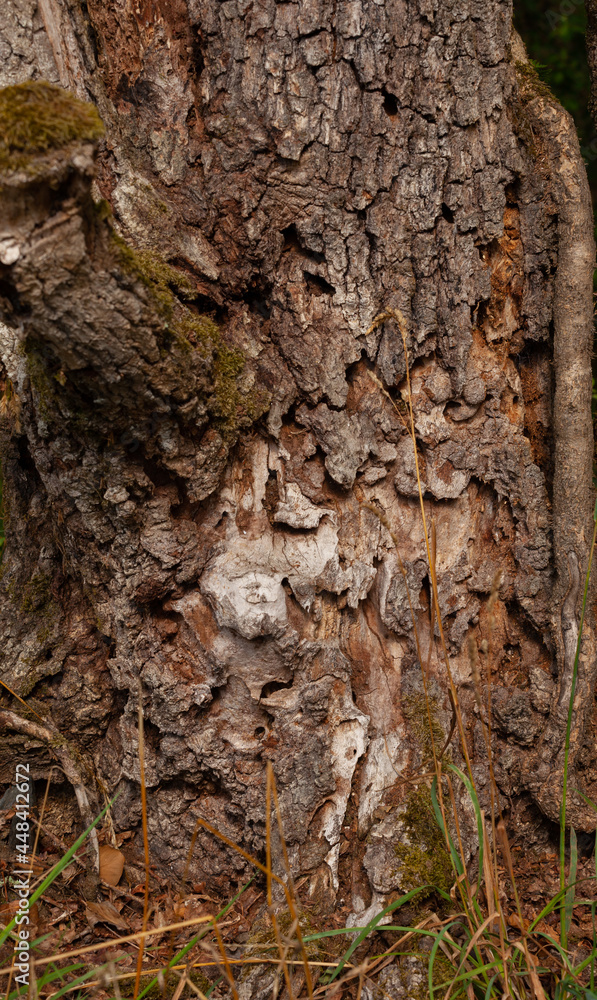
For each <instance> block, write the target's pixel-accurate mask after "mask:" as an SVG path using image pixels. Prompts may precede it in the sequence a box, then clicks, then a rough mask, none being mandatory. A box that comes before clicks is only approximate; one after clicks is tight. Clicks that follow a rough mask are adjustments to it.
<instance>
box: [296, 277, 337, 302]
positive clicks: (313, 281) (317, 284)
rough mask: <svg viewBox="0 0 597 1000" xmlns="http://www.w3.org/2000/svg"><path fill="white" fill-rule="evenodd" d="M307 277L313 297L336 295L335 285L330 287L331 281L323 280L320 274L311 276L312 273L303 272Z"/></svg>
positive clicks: (308, 286)
mask: <svg viewBox="0 0 597 1000" xmlns="http://www.w3.org/2000/svg"><path fill="white" fill-rule="evenodd" d="M303 274H304V276H305V281H306V282H307V288H308V289H309V291H310V292H311V294H312V295H317V296H318V297H319V296H320V295H335V294H336V289H335V288H334V286H333V285H330V283H329V281H326V280H325V278H322V277H321V275H320V274H311V272H310V271H303Z"/></svg>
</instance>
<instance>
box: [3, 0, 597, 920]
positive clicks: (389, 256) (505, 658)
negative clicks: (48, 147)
mask: <svg viewBox="0 0 597 1000" xmlns="http://www.w3.org/2000/svg"><path fill="white" fill-rule="evenodd" d="M9 11H10V18H9V19H8V22H7V26H6V27H5V28H4V29H3V31H4V35H3V38H2V43H1V44H2V45H4V46H6V50H7V58H6V60H5V67H6V68H5V71H4V72H5V77H4V79H3V82H4V83H15V82H20V81H24V80H27V79H30V78H35V77H37V76H43V77H45V78H46V79H49V80H51V81H55V82H58V83H60V84H61V85H62V86H63V87H67V88H70V89H71V90H73V91H74V92H75V93H77V94H78V95H79V96H80V97H84V98H87V99H92V100H93V101H94V102H95V104H96V105H97V107H98V109H99V111H100V114H101V116H102V118H103V120H104V122H105V125H106V138H105V140H104V141H103V142H102V143H100V149H99V156H98V159H97V179H96V180H92V175H93V169H94V167H93V153H94V149H93V145H92V144H89V143H87V144H86V143H84V142H79V143H76V142H75V143H73V144H71V145H70V146H68V147H67V148H62V149H60V150H55V151H49V152H48V153H47V154H46V155H45V156H44V157H40V158H37V159H36V160H35V165H34V169H28V170H27V169H24V168H23V169H21V170H20V172H19V171H17V172H13V173H12V174H10V173H8V174H6V175H5V179H4V181H3V189H2V199H3V207H2V214H3V223H2V225H3V232H2V234H1V237H0V259H1V260H2V262H3V263H2V266H1V267H0V290H1V294H2V296H3V298H2V306H3V313H4V320H5V323H4V326H3V327H2V338H1V351H2V359H3V364H4V368H5V376H6V380H7V382H6V391H5V395H4V424H3V427H4V430H3V435H4V436H3V443H2V468H3V475H4V484H5V504H6V505H7V513H8V544H7V549H6V552H5V556H4V561H3V577H2V585H1V586H2V597H1V603H0V615H1V617H2V633H3V638H4V641H3V661H2V671H3V679H4V680H5V682H6V683H7V684H8V685H9V686H10V687H11V688H12V690H13V691H16V692H17V693H19V694H20V695H21V696H22V697H26V698H27V700H28V702H29V704H31V705H32V706H33V707H34V708H35V709H36V710H37V711H38V712H39V713H40V715H42V717H44V718H47V719H48V720H51V723H52V727H54V728H55V729H57V730H58V731H60V732H61V733H62V734H64V735H67V736H68V740H69V742H70V745H71V746H72V748H73V759H76V761H78V767H79V772H78V773H79V780H80V782H82V783H84V784H86V785H87V787H88V788H89V790H90V791H91V789H92V788H93V787H96V786H98V785H99V787H100V788H105V789H107V790H109V791H110V792H113V791H115V790H117V789H118V790H119V791H120V792H121V794H120V797H119V799H118V801H117V803H116V806H115V809H114V821H115V823H116V825H117V826H120V827H125V828H126V827H130V826H131V825H134V824H135V823H137V822H138V818H139V797H138V785H137V782H138V778H139V767H138V760H137V727H136V712H137V699H138V696H139V686H138V682H139V678H140V679H141V682H142V690H143V698H144V711H145V719H146V725H147V730H148V736H147V743H146V757H147V760H146V767H147V774H148V784H149V788H150V819H149V823H150V832H151V851H152V857H153V858H154V859H155V860H156V862H157V861H160V862H163V863H171V864H172V865H173V866H174V867H175V869H177V870H180V868H181V867H182V865H183V864H184V858H185V856H186V853H187V851H188V847H189V842H190V837H191V833H192V831H193V828H194V826H195V821H196V818H197V817H198V816H202V817H204V818H206V819H207V820H209V821H210V822H211V823H213V824H214V825H216V826H218V827H219V828H220V829H221V830H222V831H223V832H225V833H226V834H227V835H228V836H229V837H231V838H233V839H235V840H237V841H239V842H240V843H242V844H243V846H244V847H245V848H247V849H249V850H251V851H256V852H259V851H260V850H261V849H262V846H263V834H264V766H265V762H266V761H267V760H271V761H272V762H273V765H274V770H275V774H276V778H277V783H278V789H279V793H280V798H281V804H282V810H283V817H284V824H285V832H286V837H287V840H288V845H289V850H290V854H291V859H292V864H293V866H294V868H295V870H296V872H297V873H302V874H306V875H308V876H309V881H308V894H309V897H310V899H311V901H312V902H313V903H316V904H317V905H319V906H320V907H322V908H324V909H325V908H331V907H333V906H334V905H338V906H339V905H341V904H345V905H346V908H347V911H350V915H349V920H352V921H354V922H357V923H359V924H360V923H362V922H363V921H364V920H365V915H364V912H363V911H368V912H372V911H371V910H370V908H371V907H376V908H378V907H379V906H380V904H381V903H382V902H383V900H384V899H385V898H387V895H388V893H391V892H392V891H394V890H396V889H399V888H404V887H407V888H410V887H412V885H411V883H410V881H409V880H410V879H412V873H409V871H408V865H407V860H406V859H407V858H410V859H411V861H412V856H411V855H412V852H411V854H408V852H407V854H401V853H400V851H399V850H398V851H397V849H396V845H397V844H398V845H399V844H400V843H401V842H402V841H406V842H408V836H409V833H410V835H411V837H412V834H413V828H412V824H411V821H410V819H409V816H410V815H411V813H412V808H411V811H410V813H409V808H410V807H412V805H413V802H412V796H411V797H410V798H409V789H410V788H411V787H412V786H410V785H408V784H405V781H404V779H407V778H409V776H411V775H412V774H413V773H414V772H416V771H417V770H418V769H421V768H426V767H427V762H428V755H429V746H430V742H429V741H430V738H431V737H430V735H429V733H428V732H427V730H426V725H427V723H426V721H425V719H426V715H425V711H424V705H423V693H422V675H421V665H420V663H419V662H418V659H417V651H416V646H415V642H414V633H413V624H412V619H411V612H410V608H409V601H408V595H407V590H406V586H405V583H404V579H403V576H402V574H401V571H400V565H399V562H400V559H401V560H402V563H403V565H404V568H405V571H406V577H407V580H408V588H409V592H410V600H411V603H412V606H413V609H414V613H415V617H416V619H417V625H418V629H419V633H420V636H421V643H422V649H423V651H424V653H425V656H427V651H428V649H429V647H430V646H431V650H430V654H429V671H430V678H431V679H430V685H431V693H432V697H433V705H434V711H435V716H436V717H435V723H434V727H436V728H437V734H435V736H434V738H436V739H437V740H438V742H439V743H441V742H443V740H444V739H445V737H446V736H447V735H448V732H449V729H450V722H451V710H450V705H449V701H448V699H447V695H446V685H445V675H444V667H443V660H442V657H441V652H440V650H439V647H438V646H436V641H437V636H435V637H434V636H430V634H429V631H430V626H429V573H428V566H427V562H426V556H425V549H424V543H423V534H422V526H421V518H420V511H419V505H418V498H417V484H416V479H415V475H414V459H413V454H412V446H411V443H410V438H409V436H408V433H407V430H406V425H405V413H404V412H402V411H403V410H404V407H403V403H402V402H401V401H402V400H403V398H404V394H405V381H404V377H405V355H404V350H403V345H402V340H401V336H400V333H399V330H398V328H397V326H396V325H395V323H393V322H391V321H389V322H387V323H385V324H383V325H382V326H379V327H377V328H375V329H374V330H372V331H371V332H369V333H368V332H367V331H368V330H369V328H370V326H371V324H372V321H373V320H374V318H375V316H376V315H377V314H378V313H379V312H380V311H382V310H386V309H399V310H400V311H401V312H402V313H403V314H404V316H405V317H406V321H407V325H408V331H409V335H408V351H409V362H410V365H411V380H412V395H413V403H414V411H415V423H416V431H417V440H418V446H419V454H420V461H421V468H422V476H423V480H424V483H423V489H424V491H425V505H426V511H427V516H428V518H429V519H430V520H431V519H433V520H434V521H435V526H436V536H437V575H438V584H439V598H440V607H441V611H442V615H443V618H444V624H445V632H446V636H447V639H448V644H449V652H450V655H451V658H452V668H453V672H454V677H455V680H456V683H457V686H458V688H459V694H460V697H461V701H462V705H463V709H464V713H465V723H466V727H467V733H468V735H469V738H470V740H471V746H472V748H473V760H474V766H475V769H476V774H477V777H478V781H479V787H480V789H481V793H482V795H486V794H487V777H488V776H487V766H486V761H485V756H484V751H483V741H482V737H481V729H480V722H479V719H478V717H477V716H476V714H475V709H474V706H475V700H474V696H473V689H472V676H471V660H470V654H469V639H470V638H471V637H472V640H473V641H474V642H475V643H476V644H477V646H478V648H479V650H480V656H481V659H482V660H483V662H484V658H485V659H486V658H487V657H488V656H490V657H491V670H492V675H493V698H494V706H495V720H494V721H495V726H496V750H497V765H496V766H497V773H498V779H499V782H500V786H501V788H502V791H503V792H504V795H505V797H507V798H508V799H509V801H510V805H511V807H512V808H513V809H514V810H518V816H519V818H520V819H521V822H522V820H523V819H524V817H525V816H527V818H528V817H529V816H530V817H532V810H531V811H530V812H529V811H528V810H527V813H525V812H524V809H525V808H526V806H527V805H528V803H529V802H531V801H532V799H534V800H535V801H536V802H537V803H538V804H539V806H540V808H541V810H542V811H543V813H544V814H545V815H546V816H548V817H550V818H551V819H557V817H558V813H559V806H560V799H561V790H560V791H558V789H559V788H560V789H561V770H562V760H563V744H564V730H565V724H566V712H567V705H568V698H569V693H570V685H571V679H572V668H573V660H574V651H575V646H576V639H577V636H578V621H579V611H580V599H581V596H582V582H583V579H584V573H585V570H586V563H587V556H588V550H589V544H590V536H591V529H592V522H591V509H592V499H591V486H590V484H591V460H592V433H591V419H590V397H591V371H590V350H591V335H592V286H591V275H592V266H593V255H594V247H593V240H592V217H591V209H590V202H589V194H588V187H587V183H586V178H585V174H584V168H583V164H582V160H581V157H580V152H579V148H578V141H577V138H576V133H575V129H574V125H573V122H572V120H571V119H570V117H569V116H568V115H567V114H566V113H565V112H564V111H563V110H562V108H561V107H559V105H557V103H556V102H555V101H554V100H553V99H552V98H551V97H550V96H549V94H547V93H545V92H544V90H543V88H542V86H541V85H540V84H539V82H538V80H537V79H536V77H535V76H534V72H533V71H532V70H531V68H530V67H529V66H528V64H527V63H526V61H525V55H524V51H523V50H522V46H521V43H520V41H519V40H518V39H517V38H516V37H515V36H514V35H513V34H512V27H511V13H512V12H511V5H510V4H509V3H508V2H500V0H483V2H482V3H481V2H476V0H460V2H451V0H435V2H433V0H409V2H405V0H384V2H383V3H380V2H377V0H350V2H342V3H336V2H335V0H301V2H300V3H275V2H274V0H226V2H224V3H219V2H216V0H187V2H184V0H179V2H172V0H169V2H167V3H166V2H164V3H159V2H154V0H141V2H139V3H138V4H137V3H133V2H128V0H123V2H122V4H119V5H116V3H114V4H106V3H105V2H103V0H88V3H87V5H80V4H78V3H76V2H74V0H73V2H70V0H39V6H36V3H35V0H23V2H21V3H19V4H17V3H16V2H14V0H12V2H11V3H9ZM9 50H10V51H9ZM100 196H101V197H103V198H104V199H106V200H107V202H108V203H109V206H111V210H112V212H113V216H114V222H112V221H111V220H110V217H109V213H108V210H107V208H106V206H105V205H104V206H101V205H100V206H99V207H98V205H97V204H94V199H96V200H97V199H98V198H99V197H100ZM114 225H115V226H116V228H117V233H118V234H120V235H118V234H117V233H115V232H114V229H113V226H114ZM129 247H133V248H134V249H135V251H136V253H133V252H131V250H130V249H129ZM372 375H374V376H375V378H372ZM382 386H383V387H385V390H386V391H384V390H383V388H382ZM390 397H391V398H390ZM392 400H395V401H396V404H397V405H396V406H393V405H392ZM371 507H373V508H375V509H376V510H378V511H379V513H380V515H382V517H381V519H380V517H378V516H376V514H375V513H374V512H373V511H372V510H371V509H370V508H371ZM386 523H387V524H388V525H389V526H390V527H391V532H392V534H393V535H394V536H395V538H396V539H397V542H398V546H397V547H398V552H397V548H396V545H395V544H394V540H393V538H392V534H391V533H390V531H388V530H387V528H386V526H385V524H386ZM498 573H500V574H501V577H500V579H501V582H500V585H499V600H498V601H497V603H496V604H495V606H494V607H493V610H492V612H491V614H490V613H489V612H488V608H487V604H488V598H489V594H490V592H491V589H492V585H493V582H494V581H495V580H496V575H497V574H498ZM490 618H491V621H490V620H489V619H490ZM592 623H593V616H592V608H591V609H590V610H589V615H588V621H587V625H586V630H585V632H584V641H583V647H582V652H581V658H580V670H579V679H578V687H577V697H576V701H575V710H574V719H573V723H574V724H573V732H572V758H573V761H574V763H575V766H576V768H577V773H576V774H575V776H574V780H571V781H570V787H571V788H575V787H576V786H578V785H580V787H582V788H583V789H585V790H586V791H587V793H588V794H590V795H592V796H593V798H595V795H596V794H597V770H596V759H595V751H594V746H593V743H592V742H591V737H590V729H589V730H588V729H587V724H588V722H589V720H590V718H591V713H592V709H593V687H594V677H595V650H594V637H593V624H592ZM488 640H489V641H490V646H489V651H488V645H487V643H488ZM13 708H14V706H13ZM13 716H14V713H13ZM13 716H11V717H13ZM3 718H4V720H5V722H6V719H7V718H9V714H8V713H5V714H4V716H3ZM12 725H13V726H14V727H15V728H18V726H17V723H16V722H14V718H13V723H12ZM52 727H50V728H52ZM440 730H442V732H440ZM27 738H28V737H27V731H26V727H25V729H23V732H22V733H21V735H20V736H13V737H11V739H10V740H7V741H6V742H5V744H4V745H3V748H2V756H3V759H2V762H1V763H2V770H1V777H2V780H3V781H5V782H8V781H10V780H11V771H10V768H11V757H12V756H14V750H13V748H14V745H16V744H15V742H14V741H18V740H19V739H21V740H23V739H27ZM29 738H30V737H29ZM28 746H30V750H29V753H30V755H31V759H32V761H33V762H34V765H35V773H36V775H37V776H41V775H42V774H45V773H46V771H47V763H48V749H47V747H44V746H41V745H40V744H39V743H38V744H28ZM451 752H452V754H453V756H454V759H456V760H458V748H457V746H456V745H455V741H454V745H453V748H452V750H451ZM505 801H506V799H505ZM569 816H570V817H571V818H572V820H573V821H574V823H575V824H576V825H577V827H579V828H581V829H590V828H591V827H592V826H594V818H593V816H592V815H591V814H590V813H588V812H587V811H586V810H585V809H584V807H583V804H582V801H581V800H580V798H578V796H576V797H575V796H574V795H573V796H572V797H571V799H570V802H569ZM463 822H464V823H465V827H466V814H465V815H464V820H463ZM529 822H530V820H529ZM409 824H410V826H409ZM355 834H358V836H357V835H355ZM427 846H430V845H427ZM430 849H431V848H430ZM423 853H424V852H423ZM193 866H194V873H195V875H196V877H197V878H201V877H203V878H206V879H208V880H209V881H210V884H211V885H212V886H215V887H217V886H218V885H220V887H221V889H222V891H227V888H228V886H229V884H230V878H231V873H233V872H234V871H235V870H237V871H238V876H239V877H241V876H242V874H243V868H244V862H242V861H240V860H239V859H238V858H236V857H235V856H233V855H232V854H230V853H229V852H227V851H225V850H224V849H222V848H220V846H218V845H217V844H216V843H214V842H213V841H211V840H210V839H209V838H208V837H207V836H206V837H205V838H199V841H198V843H197V847H196V850H195V854H194V858H193Z"/></svg>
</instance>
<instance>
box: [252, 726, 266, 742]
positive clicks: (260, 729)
mask: <svg viewBox="0 0 597 1000" xmlns="http://www.w3.org/2000/svg"><path fill="white" fill-rule="evenodd" d="M265 732H266V730H265V726H257V729H256V730H255V732H254V733H253V736H254V737H255V739H256V740H260V739H262V738H263V737H264V736H265Z"/></svg>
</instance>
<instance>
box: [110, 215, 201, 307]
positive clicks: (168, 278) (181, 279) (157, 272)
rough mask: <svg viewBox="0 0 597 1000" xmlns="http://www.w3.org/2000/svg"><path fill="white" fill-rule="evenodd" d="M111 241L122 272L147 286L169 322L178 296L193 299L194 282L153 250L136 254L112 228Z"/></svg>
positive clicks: (156, 304)
mask: <svg viewBox="0 0 597 1000" xmlns="http://www.w3.org/2000/svg"><path fill="white" fill-rule="evenodd" d="M100 211H101V209H100ZM110 239H111V242H112V246H113V249H114V253H115V256H116V259H117V261H118V263H119V265H120V267H121V268H122V270H123V271H124V272H125V273H126V274H130V275H132V276H134V277H136V278H138V279H139V280H140V281H141V282H142V283H143V284H144V285H145V287H146V288H147V289H148V290H149V292H150V294H151V297H152V299H153V302H154V305H155V307H156V309H157V311H158V313H159V314H160V316H162V317H163V318H164V319H165V320H166V322H169V321H170V320H171V319H172V316H173V313H174V307H175V305H176V296H175V294H174V292H177V293H178V295H179V296H181V297H183V298H192V296H193V285H192V283H191V282H190V280H189V279H188V278H187V276H186V275H185V274H182V273H181V272H180V271H177V270H176V268H174V267H171V266H170V264H168V263H167V262H166V261H165V260H164V259H163V258H162V257H160V256H159V254H157V253H154V252H153V251H151V250H133V248H132V247H130V246H129V245H128V243H127V242H126V241H125V240H124V239H123V238H122V236H120V234H119V233H117V232H116V230H115V229H114V228H111V232H110Z"/></svg>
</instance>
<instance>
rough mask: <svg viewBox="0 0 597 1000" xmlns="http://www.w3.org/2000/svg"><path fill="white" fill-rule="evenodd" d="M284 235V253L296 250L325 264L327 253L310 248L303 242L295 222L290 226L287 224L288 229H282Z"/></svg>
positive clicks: (318, 262)
mask: <svg viewBox="0 0 597 1000" xmlns="http://www.w3.org/2000/svg"><path fill="white" fill-rule="evenodd" d="M282 236H283V237H284V246H283V247H282V253H286V252H287V251H289V250H296V251H297V253H301V254H303V255H304V256H305V257H309V258H310V259H311V260H314V261H315V262H316V263H317V264H325V254H322V253H319V252H318V251H317V250H308V249H307V248H306V247H305V246H304V245H303V244H302V243H301V239H300V236H299V234H298V231H297V228H296V226H295V224H294V222H293V223H292V224H291V225H290V226H286V229H283V230H282Z"/></svg>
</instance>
